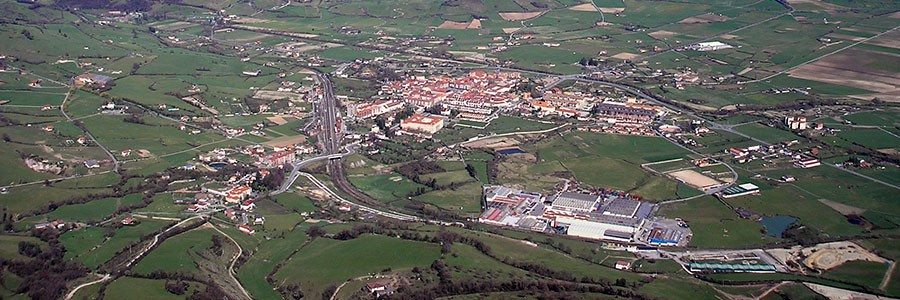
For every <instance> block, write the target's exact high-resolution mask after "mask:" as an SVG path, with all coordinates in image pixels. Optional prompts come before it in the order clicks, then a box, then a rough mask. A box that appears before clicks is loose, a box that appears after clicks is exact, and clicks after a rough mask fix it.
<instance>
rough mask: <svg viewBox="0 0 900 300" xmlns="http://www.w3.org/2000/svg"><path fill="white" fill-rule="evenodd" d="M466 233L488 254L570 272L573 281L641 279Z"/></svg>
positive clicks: (507, 240) (493, 237) (542, 250)
mask: <svg viewBox="0 0 900 300" xmlns="http://www.w3.org/2000/svg"><path fill="white" fill-rule="evenodd" d="M465 234H467V235H471V236H474V237H476V238H478V239H479V240H481V241H482V242H484V243H485V244H487V245H488V246H490V248H491V252H493V253H494V255H495V256H498V257H499V258H501V259H502V258H506V259H511V260H515V261H521V262H528V263H532V264H538V265H543V266H546V267H548V268H550V269H553V270H557V271H562V272H569V273H571V274H572V275H573V276H575V277H576V278H582V277H585V276H587V277H591V278H595V279H607V280H615V279H618V278H624V279H626V280H628V281H635V280H638V279H639V278H641V277H642V276H640V275H636V274H634V273H628V272H623V271H618V270H616V269H613V268H610V267H606V266H602V265H599V264H594V263H589V262H585V261H583V260H580V259H576V258H573V257H571V256H567V255H565V254H563V253H562V252H558V251H555V250H551V249H547V248H543V247H531V246H529V245H526V244H525V243H522V242H521V241H520V240H515V239H511V238H505V237H499V236H496V235H487V234H484V233H465Z"/></svg>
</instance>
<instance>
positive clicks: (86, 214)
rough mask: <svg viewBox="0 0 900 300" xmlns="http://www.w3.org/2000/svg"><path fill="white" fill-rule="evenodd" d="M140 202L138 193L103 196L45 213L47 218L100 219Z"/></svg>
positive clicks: (87, 220) (85, 220)
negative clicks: (113, 196) (112, 196)
mask: <svg viewBox="0 0 900 300" xmlns="http://www.w3.org/2000/svg"><path fill="white" fill-rule="evenodd" d="M139 202H141V195H140V194H131V195H128V196H125V197H122V198H105V199H99V200H94V201H91V202H88V203H85V204H75V205H66V206H62V207H60V208H57V209H56V210H54V211H52V212H50V213H49V214H46V215H45V217H46V219H47V220H56V219H60V220H67V221H78V222H89V221H101V220H103V219H104V218H106V217H107V216H109V215H111V214H112V213H114V212H115V211H116V209H118V208H119V207H122V206H126V205H132V204H137V203H139Z"/></svg>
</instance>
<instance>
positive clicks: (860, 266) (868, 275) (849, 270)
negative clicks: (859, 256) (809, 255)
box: [823, 261, 888, 289]
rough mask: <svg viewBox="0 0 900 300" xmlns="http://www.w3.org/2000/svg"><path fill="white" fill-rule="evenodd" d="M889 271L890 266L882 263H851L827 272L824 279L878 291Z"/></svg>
mask: <svg viewBox="0 0 900 300" xmlns="http://www.w3.org/2000/svg"><path fill="white" fill-rule="evenodd" d="M887 269H888V265H886V264H882V263H876V262H867V261H850V262H846V263H844V264H842V265H840V266H838V267H837V268H834V269H831V270H828V271H826V272H825V274H823V277H825V278H830V279H834V280H840V281H847V282H853V283H857V284H860V285H863V286H867V287H870V288H872V289H877V288H878V286H879V285H880V284H881V279H882V278H883V277H884V275H885V271H887Z"/></svg>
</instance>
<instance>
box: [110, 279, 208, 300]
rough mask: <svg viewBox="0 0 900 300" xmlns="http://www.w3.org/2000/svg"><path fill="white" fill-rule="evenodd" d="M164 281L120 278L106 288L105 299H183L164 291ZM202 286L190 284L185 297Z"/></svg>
mask: <svg viewBox="0 0 900 300" xmlns="http://www.w3.org/2000/svg"><path fill="white" fill-rule="evenodd" d="M165 284H166V281H165V280H154V279H144V278H134V277H122V278H119V279H117V280H116V281H113V283H111V284H110V285H109V286H108V287H107V288H106V297H110V298H111V299H126V298H127V299H141V300H142V299H148V300H149V299H173V300H174V299H184V296H179V295H175V294H172V293H169V292H168V291H166V287H165ZM202 287H203V285H200V284H197V283H192V284H190V288H189V289H188V291H187V292H185V294H186V295H191V294H193V291H196V290H201V288H202Z"/></svg>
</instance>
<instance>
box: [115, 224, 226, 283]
mask: <svg viewBox="0 0 900 300" xmlns="http://www.w3.org/2000/svg"><path fill="white" fill-rule="evenodd" d="M217 234H218V233H216V232H215V231H213V230H210V229H195V230H191V231H188V232H185V233H182V234H180V235H177V236H175V237H172V238H169V239H167V240H165V241H164V242H162V244H160V245H159V247H157V248H156V249H154V250H153V251H152V252H150V254H148V255H147V256H146V257H144V259H142V260H141V261H140V262H138V263H137V265H135V266H134V269H133V270H134V272H135V273H138V274H149V273H152V272H153V271H157V270H162V271H167V272H196V271H198V269H197V266H196V265H195V261H196V260H200V259H202V258H201V257H199V252H201V251H205V250H206V249H207V248H209V247H210V246H212V236H213V235H217Z"/></svg>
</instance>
